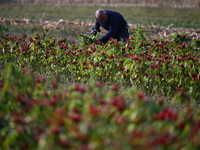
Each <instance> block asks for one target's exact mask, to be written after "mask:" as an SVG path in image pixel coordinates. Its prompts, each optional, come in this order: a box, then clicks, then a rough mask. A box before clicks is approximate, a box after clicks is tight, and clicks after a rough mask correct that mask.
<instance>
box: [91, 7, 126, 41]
mask: <svg viewBox="0 0 200 150" xmlns="http://www.w3.org/2000/svg"><path fill="white" fill-rule="evenodd" d="M105 11H106V13H107V15H108V20H107V23H106V24H105V23H103V22H101V21H99V20H98V19H96V22H95V26H94V27H93V28H92V29H93V30H94V29H96V30H97V31H98V32H101V31H100V29H99V28H100V26H102V27H103V28H104V29H105V30H107V31H109V32H108V33H107V34H106V35H105V36H103V37H102V38H101V39H100V41H102V42H107V41H108V40H109V39H110V38H118V37H117V35H118V34H119V33H120V32H122V31H123V30H125V29H126V27H127V22H126V20H125V19H124V17H123V16H122V15H121V14H120V13H118V12H115V11H110V10H105Z"/></svg>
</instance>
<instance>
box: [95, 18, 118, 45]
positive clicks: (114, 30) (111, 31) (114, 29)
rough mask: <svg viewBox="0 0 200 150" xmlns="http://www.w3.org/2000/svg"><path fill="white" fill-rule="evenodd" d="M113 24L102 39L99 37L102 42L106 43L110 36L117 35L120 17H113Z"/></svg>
mask: <svg viewBox="0 0 200 150" xmlns="http://www.w3.org/2000/svg"><path fill="white" fill-rule="evenodd" d="M110 22H111V25H110V29H109V32H108V33H107V34H106V35H105V36H103V37H102V38H101V39H99V40H100V41H101V42H103V43H106V42H108V41H109V39H110V38H114V37H116V34H117V28H118V22H119V21H118V19H117V18H113V19H111V20H110Z"/></svg>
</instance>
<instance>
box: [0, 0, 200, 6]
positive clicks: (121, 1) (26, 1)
mask: <svg viewBox="0 0 200 150" xmlns="http://www.w3.org/2000/svg"><path fill="white" fill-rule="evenodd" d="M0 3H1V4H9V3H10V4H11V3H13V4H20V5H57V6H60V5H111V6H122V5H129V6H130V5H132V6H154V7H159V6H165V7H200V0H0Z"/></svg>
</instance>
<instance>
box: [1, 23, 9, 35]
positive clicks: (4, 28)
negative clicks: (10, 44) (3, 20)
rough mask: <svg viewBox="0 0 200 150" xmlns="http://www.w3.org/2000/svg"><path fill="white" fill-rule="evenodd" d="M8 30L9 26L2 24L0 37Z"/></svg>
mask: <svg viewBox="0 0 200 150" xmlns="http://www.w3.org/2000/svg"><path fill="white" fill-rule="evenodd" d="M7 32H8V28H6V27H5V26H2V25H0V37H2V36H3V35H5V34H6V33H7Z"/></svg>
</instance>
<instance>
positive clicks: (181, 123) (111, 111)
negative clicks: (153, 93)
mask: <svg viewBox="0 0 200 150" xmlns="http://www.w3.org/2000/svg"><path fill="white" fill-rule="evenodd" d="M185 99H187V96H186V95H185V91H177V93H176V95H175V97H174V99H173V100H174V102H177V101H180V102H182V103H181V106H184V109H181V111H179V109H174V108H173V107H172V106H170V105H167V104H165V103H164V101H163V100H162V99H158V100H157V101H156V102H153V101H150V100H149V99H148V97H147V96H146V95H145V93H144V92H141V91H138V90H137V89H136V88H133V87H132V88H121V87H120V86H119V85H117V84H112V85H111V86H107V87H106V86H105V85H104V83H103V82H97V83H94V84H89V83H87V84H72V85H68V84H66V83H61V82H60V77H59V76H54V77H51V78H46V77H45V76H38V75H36V74H35V75H34V76H33V75H32V74H30V72H27V70H24V69H23V70H22V71H21V70H20V69H18V67H16V66H15V65H8V66H7V68H6V69H5V71H4V72H3V73H2V74H1V77H0V104H1V105H0V109H1V114H0V129H1V130H0V141H1V142H0V147H1V148H0V149H29V150H32V149H58V150H61V149H79V150H84V149H87V150H88V149H89V150H98V149H108V150H109V149H119V150H120V149H125V150H130V149H183V148H184V149H198V148H199V142H200V132H199V130H200V118H199V115H196V114H199V109H196V108H195V107H194V106H193V105H192V104H191V103H189V102H188V101H185Z"/></svg>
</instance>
